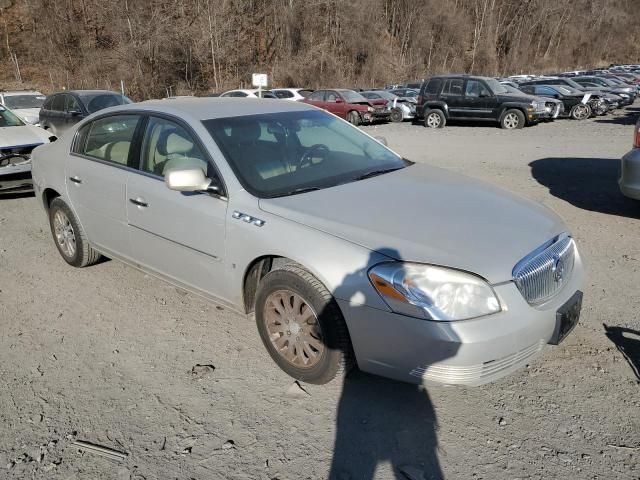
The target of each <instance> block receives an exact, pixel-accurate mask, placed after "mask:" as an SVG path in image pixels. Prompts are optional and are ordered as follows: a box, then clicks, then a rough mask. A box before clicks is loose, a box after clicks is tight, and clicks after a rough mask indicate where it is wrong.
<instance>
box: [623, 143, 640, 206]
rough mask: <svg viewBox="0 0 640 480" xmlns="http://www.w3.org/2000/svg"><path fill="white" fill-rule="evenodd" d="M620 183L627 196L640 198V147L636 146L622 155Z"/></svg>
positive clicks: (635, 198)
mask: <svg viewBox="0 0 640 480" xmlns="http://www.w3.org/2000/svg"><path fill="white" fill-rule="evenodd" d="M618 184H619V185H620V191H621V192H622V194H623V195H624V196H625V197H629V198H633V199H634V200H640V148H634V149H633V150H631V151H630V152H628V153H627V154H626V155H625V156H624V157H622V162H621V168H620V178H619V179H618Z"/></svg>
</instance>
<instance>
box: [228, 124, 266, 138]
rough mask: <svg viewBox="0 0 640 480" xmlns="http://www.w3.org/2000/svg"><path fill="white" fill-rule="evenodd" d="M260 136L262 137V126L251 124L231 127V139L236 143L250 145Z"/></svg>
mask: <svg viewBox="0 0 640 480" xmlns="http://www.w3.org/2000/svg"><path fill="white" fill-rule="evenodd" d="M260 135H262V129H261V128H260V124H259V123H258V122H251V123H245V124H243V125H234V126H233V127H231V135H230V139H231V141H232V142H234V143H250V142H255V141H256V140H258V139H259V138H260Z"/></svg>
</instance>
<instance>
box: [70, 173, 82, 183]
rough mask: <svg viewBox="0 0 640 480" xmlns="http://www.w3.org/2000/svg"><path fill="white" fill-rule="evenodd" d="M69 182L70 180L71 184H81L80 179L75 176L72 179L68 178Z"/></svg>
mask: <svg viewBox="0 0 640 480" xmlns="http://www.w3.org/2000/svg"><path fill="white" fill-rule="evenodd" d="M69 180H71V181H72V182H73V183H82V179H81V178H80V177H78V176H77V175H75V176H73V177H69Z"/></svg>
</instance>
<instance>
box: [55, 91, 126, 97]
mask: <svg viewBox="0 0 640 480" xmlns="http://www.w3.org/2000/svg"><path fill="white" fill-rule="evenodd" d="M59 93H71V94H73V95H77V96H79V97H93V96H96V95H106V94H112V95H121V93H120V92H114V91H112V90H62V91H60V92H54V93H53V94H52V95H58V94H59Z"/></svg>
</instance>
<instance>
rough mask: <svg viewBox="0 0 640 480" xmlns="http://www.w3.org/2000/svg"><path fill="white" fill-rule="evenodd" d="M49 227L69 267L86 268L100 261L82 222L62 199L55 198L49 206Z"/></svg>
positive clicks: (98, 254)
mask: <svg viewBox="0 0 640 480" xmlns="http://www.w3.org/2000/svg"><path fill="white" fill-rule="evenodd" d="M49 226H50V227H51V234H52V235H53V241H54V242H55V244H56V247H57V248H58V252H60V255H61V256H62V258H63V259H64V261H65V262H67V263H68V264H69V265H72V266H74V267H86V266H89V265H93V264H94V263H96V262H97V261H98V260H100V256H101V255H100V253H98V252H97V251H95V250H94V249H93V248H91V247H90V246H89V242H88V240H87V236H86V235H85V233H84V230H82V227H81V226H80V222H78V219H77V218H76V216H75V214H74V213H73V211H72V210H71V209H70V208H69V206H68V205H67V204H66V203H65V202H64V201H63V200H62V199H61V198H54V199H53V201H52V202H51V205H50V206H49Z"/></svg>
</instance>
